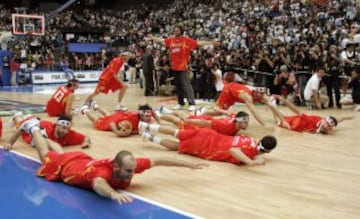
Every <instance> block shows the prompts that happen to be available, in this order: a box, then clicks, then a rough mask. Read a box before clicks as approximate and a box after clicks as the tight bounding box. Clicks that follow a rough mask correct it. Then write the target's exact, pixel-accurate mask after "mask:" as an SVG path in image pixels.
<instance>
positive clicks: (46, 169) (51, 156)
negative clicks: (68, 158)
mask: <svg viewBox="0 0 360 219" xmlns="http://www.w3.org/2000/svg"><path fill="white" fill-rule="evenodd" d="M60 155H61V154H59V153H56V152H54V151H49V152H48V153H47V154H46V155H45V157H44V160H43V163H42V165H41V167H40V168H39V169H38V170H37V171H36V175H37V176H41V177H44V178H45V179H47V180H50V181H56V180H59V179H60V172H61V166H60V165H59V157H60Z"/></svg>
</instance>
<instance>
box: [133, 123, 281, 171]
mask: <svg viewBox="0 0 360 219" xmlns="http://www.w3.org/2000/svg"><path fill="white" fill-rule="evenodd" d="M140 124H141V127H139V129H141V130H143V129H144V128H145V129H148V130H149V131H150V132H160V133H162V134H167V135H173V136H175V137H176V138H178V139H179V141H180V142H178V141H174V140H170V139H163V138H162V137H159V136H154V135H151V134H150V133H148V132H144V133H143V137H144V138H145V139H148V140H150V141H152V142H155V143H158V144H160V145H161V146H164V147H166V148H168V149H169V150H177V151H178V152H179V153H184V154H190V155H193V156H197V157H200V158H203V159H206V160H213V161H223V162H229V163H234V164H240V163H243V164H247V165H262V164H264V163H265V160H264V158H263V157H261V156H258V155H261V154H263V153H269V152H271V150H272V149H274V148H275V147H276V144H277V142H276V138H275V137H273V136H271V135H268V136H265V137H263V138H262V139H261V140H260V141H259V142H256V141H255V139H253V138H251V137H249V136H246V135H237V136H226V135H223V134H220V133H217V132H216V131H214V130H212V129H207V128H200V129H180V130H179V129H175V128H173V127H170V126H160V125H157V124H146V123H140Z"/></svg>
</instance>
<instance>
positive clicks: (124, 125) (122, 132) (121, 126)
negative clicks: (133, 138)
mask: <svg viewBox="0 0 360 219" xmlns="http://www.w3.org/2000/svg"><path fill="white" fill-rule="evenodd" d="M116 128H117V130H118V132H119V134H118V136H119V137H127V136H129V135H131V133H132V130H133V127H132V124H131V122H130V121H128V120H122V121H120V122H118V123H117V124H116Z"/></svg>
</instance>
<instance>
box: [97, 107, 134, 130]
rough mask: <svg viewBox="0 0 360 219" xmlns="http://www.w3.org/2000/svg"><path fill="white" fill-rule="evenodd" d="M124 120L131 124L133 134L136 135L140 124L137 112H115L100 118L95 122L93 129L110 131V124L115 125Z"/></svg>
mask: <svg viewBox="0 0 360 219" xmlns="http://www.w3.org/2000/svg"><path fill="white" fill-rule="evenodd" d="M124 120H127V121H129V122H130V123H131V124H132V128H133V130H132V133H133V134H137V133H138V132H139V129H138V126H139V122H140V117H139V114H138V113H137V112H116V113H114V114H111V115H108V116H103V117H100V118H98V119H97V120H96V121H95V124H94V127H95V128H96V129H98V130H102V131H111V128H110V123H111V122H114V123H116V124H117V123H119V122H121V121H124Z"/></svg>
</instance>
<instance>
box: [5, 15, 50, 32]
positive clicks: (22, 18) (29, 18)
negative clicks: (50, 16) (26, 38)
mask: <svg viewBox="0 0 360 219" xmlns="http://www.w3.org/2000/svg"><path fill="white" fill-rule="evenodd" d="M12 28H13V34H14V35H35V36H43V35H45V18H44V16H42V15H29V14H12Z"/></svg>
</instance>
